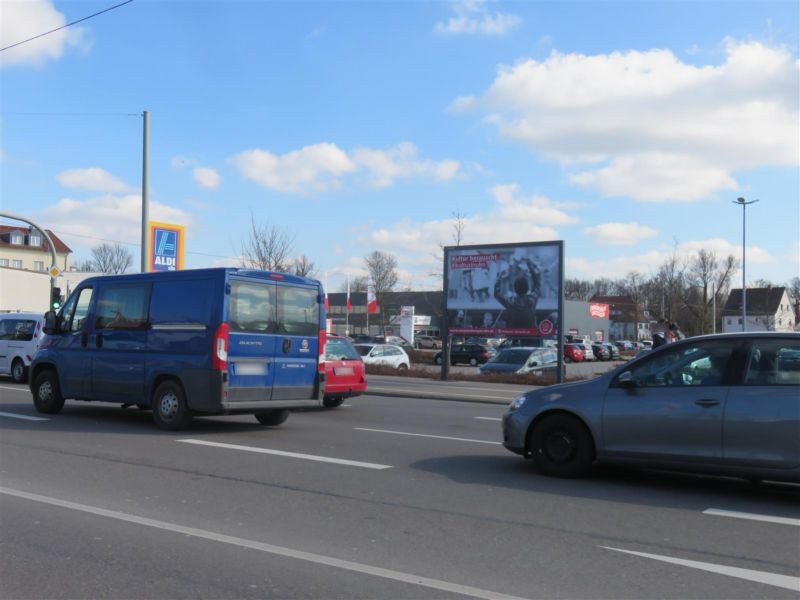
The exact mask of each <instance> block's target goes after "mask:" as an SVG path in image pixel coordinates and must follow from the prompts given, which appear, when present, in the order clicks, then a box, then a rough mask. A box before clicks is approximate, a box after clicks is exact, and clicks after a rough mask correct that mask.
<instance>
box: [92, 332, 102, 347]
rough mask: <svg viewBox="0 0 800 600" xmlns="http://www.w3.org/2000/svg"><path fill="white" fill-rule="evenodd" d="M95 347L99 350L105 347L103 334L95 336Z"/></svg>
mask: <svg viewBox="0 0 800 600" xmlns="http://www.w3.org/2000/svg"><path fill="white" fill-rule="evenodd" d="M94 345H95V346H96V347H98V348H102V347H103V334H102V333H98V334H96V335H95V336H94Z"/></svg>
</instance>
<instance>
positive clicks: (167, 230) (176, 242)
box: [148, 221, 185, 271]
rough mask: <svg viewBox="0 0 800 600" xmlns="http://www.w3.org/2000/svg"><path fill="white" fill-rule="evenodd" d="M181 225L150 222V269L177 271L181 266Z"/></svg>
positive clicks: (182, 236) (182, 234)
mask: <svg viewBox="0 0 800 600" xmlns="http://www.w3.org/2000/svg"><path fill="white" fill-rule="evenodd" d="M184 231H185V229H184V227H183V226H182V225H172V224H169V223H156V222H154V221H151V222H150V252H148V256H149V257H150V271H177V270H179V269H182V268H183V239H184V235H185V233H184Z"/></svg>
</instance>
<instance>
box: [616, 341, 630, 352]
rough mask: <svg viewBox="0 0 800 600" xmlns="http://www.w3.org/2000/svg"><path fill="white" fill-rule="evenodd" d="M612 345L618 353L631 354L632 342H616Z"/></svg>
mask: <svg viewBox="0 0 800 600" xmlns="http://www.w3.org/2000/svg"><path fill="white" fill-rule="evenodd" d="M614 345H615V346H616V347H617V349H618V350H619V351H620V352H633V342H630V341H628V340H617V341H616V342H614Z"/></svg>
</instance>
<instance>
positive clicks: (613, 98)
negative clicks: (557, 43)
mask: <svg viewBox="0 0 800 600" xmlns="http://www.w3.org/2000/svg"><path fill="white" fill-rule="evenodd" d="M725 50H726V58H725V61H724V62H723V63H722V64H720V65H706V66H695V65H692V64H688V63H684V62H681V60H679V59H678V58H677V57H676V56H675V55H674V54H673V53H672V52H670V51H669V50H659V49H654V50H649V51H645V52H638V51H629V52H613V53H611V54H600V55H594V56H587V55H582V54H561V53H558V52H552V53H551V54H550V56H549V57H548V58H547V59H545V60H543V61H536V60H532V59H529V60H523V61H520V62H519V63H517V64H516V65H513V66H503V67H501V68H500V69H499V72H498V75H497V77H496V79H495V81H494V82H493V83H492V85H491V86H490V87H489V89H488V90H486V92H485V93H484V94H483V95H481V96H478V97H471V96H466V97H459V98H456V99H455V100H454V102H453V103H452V105H451V107H450V108H451V110H452V111H455V112H464V111H474V110H481V111H482V112H484V113H485V114H486V120H487V122H488V123H490V124H493V125H494V126H495V127H496V128H497V130H498V132H499V133H500V135H501V136H502V137H505V138H507V139H511V140H516V141H520V142H523V143H525V144H526V145H528V146H529V147H530V148H531V149H532V150H533V151H534V152H536V153H538V154H540V155H543V156H545V157H548V158H551V159H554V160H558V161H560V162H562V163H563V164H564V165H566V166H567V168H568V169H569V170H570V171H571V173H570V179H571V181H572V183H573V184H576V185H582V186H587V187H592V188H597V189H598V190H599V191H600V192H601V193H602V194H603V195H606V196H615V195H623V196H629V197H632V198H634V199H637V200H642V201H668V200H669V201H693V200H698V199H701V198H705V197H708V196H709V195H710V194H713V193H714V192H717V191H723V190H733V189H737V188H738V187H739V186H738V184H737V182H736V180H735V178H734V176H733V172H734V171H736V170H739V169H749V168H756V167H760V166H795V165H797V164H798V162H800V148H798V144H797V131H798V127H800V118H799V117H798V95H799V94H798V92H799V90H798V61H796V60H794V59H793V58H792V55H791V52H790V51H789V50H788V49H785V48H773V47H768V46H765V45H763V44H759V43H756V42H749V43H736V42H734V41H731V40H726V43H725Z"/></svg>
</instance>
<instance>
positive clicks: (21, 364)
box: [0, 312, 44, 383]
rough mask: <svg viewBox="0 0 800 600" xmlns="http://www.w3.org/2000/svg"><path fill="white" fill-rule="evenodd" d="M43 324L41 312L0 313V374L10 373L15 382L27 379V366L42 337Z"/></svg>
mask: <svg viewBox="0 0 800 600" xmlns="http://www.w3.org/2000/svg"><path fill="white" fill-rule="evenodd" d="M43 326H44V314H43V313H34V312H18V313H0V374H2V375H11V379H13V380H14V381H15V382H16V383H23V382H25V381H27V380H28V367H30V365H31V360H33V356H34V354H36V349H37V348H38V347H39V344H40V343H41V341H42V339H43V338H44V332H43V331H42V327H43Z"/></svg>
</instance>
